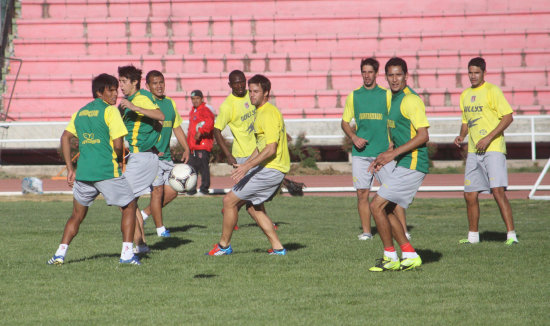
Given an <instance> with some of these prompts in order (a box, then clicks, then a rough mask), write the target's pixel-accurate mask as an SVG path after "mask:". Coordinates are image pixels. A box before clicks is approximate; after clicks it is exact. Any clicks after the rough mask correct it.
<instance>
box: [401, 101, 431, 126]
mask: <svg viewBox="0 0 550 326" xmlns="http://www.w3.org/2000/svg"><path fill="white" fill-rule="evenodd" d="M401 114H403V116H404V117H405V118H407V119H409V120H411V123H412V125H413V127H414V129H416V130H418V128H424V127H426V128H427V127H429V126H430V124H429V123H428V118H427V117H426V107H425V106H424V102H422V99H421V98H420V97H419V96H418V95H414V94H408V95H406V96H405V98H404V99H403V102H402V103H401Z"/></svg>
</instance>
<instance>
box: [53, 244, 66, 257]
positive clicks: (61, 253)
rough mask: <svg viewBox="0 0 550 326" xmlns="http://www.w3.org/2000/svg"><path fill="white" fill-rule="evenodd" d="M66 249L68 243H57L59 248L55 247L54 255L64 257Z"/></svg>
mask: <svg viewBox="0 0 550 326" xmlns="http://www.w3.org/2000/svg"><path fill="white" fill-rule="evenodd" d="M67 249H69V245H68V244H63V243H62V244H60V245H59V248H57V251H56V252H55V255H56V256H63V257H65V255H66V254H67Z"/></svg>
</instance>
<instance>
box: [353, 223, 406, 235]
mask: <svg viewBox="0 0 550 326" xmlns="http://www.w3.org/2000/svg"><path fill="white" fill-rule="evenodd" d="M412 229H414V226H412V225H407V231H409V233H410V232H411V230H412ZM359 230H363V228H362V227H359ZM371 234H372V235H375V234H378V229H377V228H376V226H372V227H371Z"/></svg>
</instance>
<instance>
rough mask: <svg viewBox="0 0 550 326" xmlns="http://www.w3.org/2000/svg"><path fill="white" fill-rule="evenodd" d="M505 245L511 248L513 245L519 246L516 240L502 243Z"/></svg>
mask: <svg viewBox="0 0 550 326" xmlns="http://www.w3.org/2000/svg"><path fill="white" fill-rule="evenodd" d="M504 244H505V245H507V246H512V245H515V244H519V242H518V240H517V239H508V240H506V241H505V242H504Z"/></svg>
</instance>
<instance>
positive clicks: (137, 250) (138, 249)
mask: <svg viewBox="0 0 550 326" xmlns="http://www.w3.org/2000/svg"><path fill="white" fill-rule="evenodd" d="M149 252H151V248H149V246H147V245H146V244H142V245H137V246H135V247H134V254H147V253H149Z"/></svg>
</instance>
